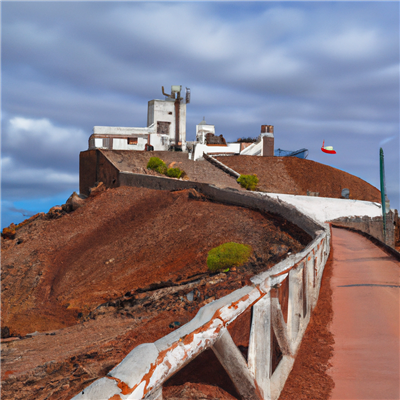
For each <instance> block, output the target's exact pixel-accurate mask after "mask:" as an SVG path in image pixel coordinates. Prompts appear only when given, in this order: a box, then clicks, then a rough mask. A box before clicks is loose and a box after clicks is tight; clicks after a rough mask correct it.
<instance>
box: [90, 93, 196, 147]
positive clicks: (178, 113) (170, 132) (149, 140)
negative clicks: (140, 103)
mask: <svg viewBox="0 0 400 400" xmlns="http://www.w3.org/2000/svg"><path fill="white" fill-rule="evenodd" d="M181 90H182V86H177V85H175V86H172V87H171V94H167V93H165V92H164V88H162V92H163V94H164V95H165V96H166V97H165V99H164V100H151V101H149V102H148V108H147V127H145V128H134V127H115V126H95V127H93V134H92V135H91V136H90V138H89V150H92V149H109V150H142V151H143V150H156V151H157V150H158V151H159V150H164V151H167V150H169V149H171V148H174V149H175V150H182V151H185V150H186V104H187V103H188V102H189V97H188V94H187V95H186V102H183V101H182V100H183V99H182V98H181V97H180V94H181ZM187 90H188V89H187ZM187 93H188V92H187ZM189 93H190V92H189Z"/></svg>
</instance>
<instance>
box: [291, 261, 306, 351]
mask: <svg viewBox="0 0 400 400" xmlns="http://www.w3.org/2000/svg"><path fill="white" fill-rule="evenodd" d="M299 275H300V276H299ZM301 275H302V271H300V273H299V271H298V268H296V269H292V270H291V271H290V272H289V305H288V323H287V327H288V337H289V339H290V341H291V342H292V345H293V343H295V341H296V338H297V334H298V333H299V329H300V319H301V317H302V304H303V301H302V295H301V292H302V281H301Z"/></svg>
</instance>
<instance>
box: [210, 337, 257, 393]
mask: <svg viewBox="0 0 400 400" xmlns="http://www.w3.org/2000/svg"><path fill="white" fill-rule="evenodd" d="M212 349H213V351H214V353H215V355H216V356H217V358H218V360H219V362H220V363H221V364H222V366H223V367H224V369H225V370H226V372H227V373H228V375H229V376H230V378H231V379H232V382H233V384H234V385H235V388H236V390H237V391H238V392H239V394H240V395H241V396H242V399H243V400H262V399H263V398H262V396H261V394H260V393H259V390H258V388H257V385H256V383H255V381H254V378H253V377H252V375H251V373H250V371H249V369H248V368H247V364H246V361H245V359H244V358H243V356H242V353H241V352H240V350H239V349H238V348H237V347H236V345H235V343H234V342H233V340H232V337H231V335H230V334H229V332H228V331H225V332H224V333H223V334H222V336H221V337H220V338H219V339H218V340H217V342H216V343H215V344H214V346H213V347H212Z"/></svg>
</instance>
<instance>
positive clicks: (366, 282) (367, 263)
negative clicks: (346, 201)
mask: <svg viewBox="0 0 400 400" xmlns="http://www.w3.org/2000/svg"><path fill="white" fill-rule="evenodd" d="M332 235H333V237H332V244H333V276H332V279H331V286H332V290H333V297H332V307H333V313H334V314H333V321H332V325H331V332H332V334H333V335H334V339H335V345H334V355H333V358H332V359H331V363H332V368H331V369H330V370H329V373H330V375H331V376H332V378H333V380H334V382H335V388H334V389H333V391H332V395H331V397H330V398H331V399H334V400H337V399H352V400H367V399H379V400H386V399H399V398H400V395H399V385H400V384H399V380H400V370H399V358H400V352H399V341H400V339H399V293H400V287H399V286H400V281H399V273H400V262H399V261H397V260H396V259H395V258H393V257H391V256H389V255H387V254H386V253H385V252H384V251H382V250H381V249H380V248H379V247H377V246H375V245H374V244H373V243H371V242H370V241H369V240H368V239H366V238H365V237H363V236H361V235H359V234H357V233H353V232H350V231H347V230H344V229H338V228H333V229H332Z"/></svg>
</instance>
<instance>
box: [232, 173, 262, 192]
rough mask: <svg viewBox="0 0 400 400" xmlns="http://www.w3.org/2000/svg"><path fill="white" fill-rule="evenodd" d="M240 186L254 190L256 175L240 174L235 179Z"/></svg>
mask: <svg viewBox="0 0 400 400" xmlns="http://www.w3.org/2000/svg"><path fill="white" fill-rule="evenodd" d="M237 181H238V183H240V186H241V187H242V188H245V189H247V190H255V189H256V187H257V183H258V178H257V175H240V176H239V178H238V179H237Z"/></svg>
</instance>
